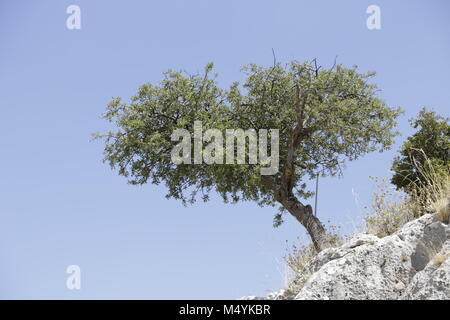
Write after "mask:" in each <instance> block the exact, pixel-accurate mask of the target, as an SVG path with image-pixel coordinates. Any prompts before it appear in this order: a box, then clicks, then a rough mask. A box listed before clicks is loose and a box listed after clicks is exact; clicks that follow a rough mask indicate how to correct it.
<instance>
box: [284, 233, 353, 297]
mask: <svg viewBox="0 0 450 320" xmlns="http://www.w3.org/2000/svg"><path fill="white" fill-rule="evenodd" d="M338 231H339V228H338V227H336V226H331V227H329V228H328V234H327V237H328V243H329V246H330V247H339V246H341V245H342V244H343V243H344V238H342V237H341V236H339V234H338ZM317 254H318V252H317V250H316V249H315V248H314V246H313V245H312V244H310V245H307V246H305V245H298V246H295V245H294V246H293V247H292V249H291V251H290V252H289V253H288V254H287V255H286V257H285V261H286V263H287V265H288V267H289V269H290V270H291V271H292V272H291V276H290V279H289V280H288V284H287V286H286V288H285V296H286V297H287V298H288V299H294V298H295V296H296V295H297V294H298V293H299V292H300V290H301V289H302V288H303V286H304V285H305V283H306V282H307V281H308V279H309V278H310V276H311V271H310V270H309V269H308V267H307V266H308V264H309V262H310V261H311V260H313V259H314V258H315V257H316V256H317Z"/></svg>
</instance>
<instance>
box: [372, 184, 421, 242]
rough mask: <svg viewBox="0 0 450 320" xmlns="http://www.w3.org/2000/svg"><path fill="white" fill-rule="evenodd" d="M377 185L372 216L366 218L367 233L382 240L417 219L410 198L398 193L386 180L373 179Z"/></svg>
mask: <svg viewBox="0 0 450 320" xmlns="http://www.w3.org/2000/svg"><path fill="white" fill-rule="evenodd" d="M371 179H372V180H373V181H374V183H375V191H374V193H373V198H372V214H371V215H369V216H368V217H366V218H365V220H366V223H367V225H366V228H367V229H366V231H367V232H368V233H370V234H374V235H376V236H378V237H380V238H382V237H386V236H389V235H391V234H393V233H394V232H395V231H397V230H398V229H399V228H400V227H402V226H403V225H404V224H405V223H407V222H408V221H411V220H413V219H414V218H416V215H415V210H413V208H412V205H413V204H412V203H411V202H410V201H409V198H408V196H406V195H405V194H403V193H401V192H398V191H396V190H395V189H394V188H393V187H392V186H390V185H389V183H388V181H387V179H386V178H378V177H371Z"/></svg>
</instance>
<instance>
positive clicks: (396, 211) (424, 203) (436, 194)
mask: <svg viewBox="0 0 450 320" xmlns="http://www.w3.org/2000/svg"><path fill="white" fill-rule="evenodd" d="M414 163H415V170H417V172H419V173H420V175H421V176H422V177H423V179H422V180H421V181H412V183H411V190H410V192H409V194H408V195H406V194H404V193H402V192H399V191H396V190H395V189H394V188H393V187H392V186H390V185H389V184H388V182H387V180H386V179H380V178H372V179H373V180H374V181H375V185H376V190H375V192H374V194H373V201H372V214H371V215H370V216H368V217H366V219H365V220H366V224H367V225H366V228H367V232H368V233H371V234H375V235H377V236H379V237H385V236H388V235H391V234H393V233H394V232H395V231H397V230H398V229H399V228H400V227H402V226H403V225H404V224H405V223H407V222H409V221H411V220H414V219H416V218H418V217H420V216H422V215H423V214H425V213H434V214H436V216H437V218H438V219H439V220H440V221H442V222H443V223H446V224H448V223H449V217H450V176H449V175H448V172H446V171H443V170H439V169H438V168H436V167H435V166H434V165H433V162H432V161H430V160H429V159H426V160H425V162H424V164H423V165H420V164H419V163H417V162H415V161H414Z"/></svg>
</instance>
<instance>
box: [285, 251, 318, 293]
mask: <svg viewBox="0 0 450 320" xmlns="http://www.w3.org/2000/svg"><path fill="white" fill-rule="evenodd" d="M317 253H318V252H317V251H316V249H315V248H314V246H313V245H312V244H310V245H308V246H304V245H300V246H293V249H292V251H291V252H290V253H288V255H287V256H286V257H285V260H286V263H287V265H288V267H289V268H290V269H291V271H292V276H291V279H290V280H289V282H288V285H287V286H286V288H285V296H286V297H287V298H289V299H293V298H295V296H296V295H297V294H298V293H299V292H300V290H301V289H302V287H303V286H304V285H305V283H306V281H308V279H309V277H310V273H309V271H308V270H307V269H306V265H307V264H308V263H309V262H310V261H311V260H312V259H313V258H314V257H315V256H316V255H317Z"/></svg>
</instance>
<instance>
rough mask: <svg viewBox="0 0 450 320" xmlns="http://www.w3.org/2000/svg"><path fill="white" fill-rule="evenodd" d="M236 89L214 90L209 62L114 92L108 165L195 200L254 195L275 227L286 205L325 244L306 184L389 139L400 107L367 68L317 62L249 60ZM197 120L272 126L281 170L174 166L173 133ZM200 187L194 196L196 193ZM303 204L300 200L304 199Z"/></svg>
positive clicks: (334, 172) (225, 125) (172, 195)
mask: <svg viewBox="0 0 450 320" xmlns="http://www.w3.org/2000/svg"><path fill="white" fill-rule="evenodd" d="M243 71H244V72H245V73H246V75H247V78H246V80H245V81H244V83H243V84H242V85H241V84H239V83H238V82H235V83H233V84H232V85H231V86H230V88H229V89H226V90H225V89H221V88H219V86H218V84H217V81H216V78H217V74H213V64H212V63H209V64H208V65H207V66H206V68H205V72H204V73H202V74H194V75H191V74H187V73H185V72H175V71H171V70H169V71H167V72H165V73H164V78H163V79H162V81H161V82H160V83H159V84H157V85H152V84H144V85H143V86H141V87H140V88H139V91H138V93H137V95H136V96H134V97H132V99H131V102H130V103H128V104H126V103H123V102H122V101H121V99H120V98H114V99H113V100H112V101H111V102H110V103H109V105H108V108H107V112H106V113H105V114H104V117H105V119H107V120H108V121H109V122H112V123H114V124H115V125H116V126H117V127H118V130H117V131H110V132H108V133H106V134H100V135H98V137H100V138H103V139H104V141H105V149H104V154H105V159H104V160H105V161H106V162H109V164H110V165H111V167H112V168H118V171H119V174H120V175H123V176H125V177H127V178H128V180H129V183H131V184H144V183H147V182H151V183H153V184H159V183H161V182H164V183H165V185H166V186H167V189H168V192H167V195H166V197H167V198H175V199H180V200H181V201H183V203H185V204H186V203H192V202H194V201H196V199H198V198H201V199H202V200H204V201H207V200H208V199H209V194H210V193H211V192H212V191H216V192H217V193H218V194H220V195H221V197H222V198H223V200H224V201H225V202H228V201H232V202H238V201H257V202H258V204H259V205H261V206H267V205H268V206H276V205H277V204H278V205H281V206H280V212H279V213H278V214H276V216H275V218H276V219H275V224H279V223H281V222H282V214H283V213H285V212H286V211H287V212H289V213H290V214H291V215H292V216H294V217H295V218H296V219H297V220H298V221H299V222H300V223H301V224H302V225H303V226H304V227H305V228H306V230H307V231H308V233H309V235H310V237H311V239H312V242H313V244H314V246H315V248H316V249H317V250H318V251H320V250H322V249H323V248H325V247H327V246H328V240H327V239H328V237H327V236H326V231H325V228H324V226H323V224H322V223H321V222H320V221H319V219H318V218H317V217H315V216H314V215H313V214H312V210H311V206H310V205H307V204H305V203H304V199H307V198H308V197H309V196H311V195H312V193H311V192H310V191H309V190H307V186H306V183H305V182H306V181H307V180H308V179H311V178H314V177H316V175H317V174H319V173H320V174H321V175H322V176H328V175H331V176H335V175H338V174H341V168H342V166H343V165H344V164H345V161H346V160H355V159H357V158H359V157H360V156H361V155H363V154H366V153H368V152H371V151H375V150H380V151H382V150H385V149H387V148H389V147H390V146H391V145H392V142H393V137H394V136H395V135H396V134H397V133H396V132H394V131H393V128H394V126H395V125H396V123H395V118H396V117H397V116H398V115H399V113H400V109H399V108H396V109H393V108H390V107H388V106H387V105H386V104H385V103H384V102H383V101H382V100H381V99H380V98H378V97H376V91H377V90H376V85H374V84H369V83H368V81H369V79H370V78H372V77H373V76H374V73H367V74H362V73H359V72H358V69H357V67H353V68H344V67H343V66H342V65H336V64H335V65H333V67H331V68H329V69H324V68H322V67H320V66H317V64H316V61H315V60H313V61H312V62H306V63H299V62H295V61H294V62H291V63H290V64H287V65H282V64H280V63H274V65H273V66H272V67H259V66H257V65H255V64H250V65H248V66H246V67H244V68H243ZM194 121H202V124H203V127H204V128H217V129H219V130H225V129H226V128H242V129H249V128H253V129H256V130H259V129H273V128H274V129H279V159H280V160H279V170H278V171H277V172H276V173H275V174H273V175H261V173H260V169H261V167H262V165H261V164H234V165H221V164H216V163H213V164H205V163H203V164H196V165H193V164H184V163H182V164H174V163H173V161H171V150H172V149H173V147H174V145H175V142H173V141H171V134H172V133H173V131H174V130H175V129H178V128H184V129H187V130H189V131H190V132H192V130H193V124H194ZM200 193H201V195H200ZM301 200H302V201H303V202H302V201H301Z"/></svg>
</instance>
